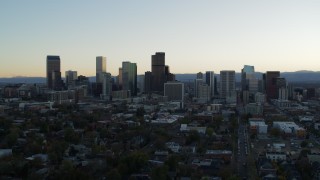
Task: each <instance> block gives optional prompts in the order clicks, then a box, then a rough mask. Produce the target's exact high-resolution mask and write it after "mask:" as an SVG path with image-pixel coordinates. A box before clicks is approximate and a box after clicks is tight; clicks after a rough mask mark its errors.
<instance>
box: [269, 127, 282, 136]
mask: <svg viewBox="0 0 320 180" xmlns="http://www.w3.org/2000/svg"><path fill="white" fill-rule="evenodd" d="M270 134H271V135H272V136H274V137H279V136H280V135H281V132H280V129H279V128H272V129H271V130H270Z"/></svg>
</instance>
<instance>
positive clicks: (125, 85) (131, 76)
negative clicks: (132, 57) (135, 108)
mask: <svg viewBox="0 0 320 180" xmlns="http://www.w3.org/2000/svg"><path fill="white" fill-rule="evenodd" d="M122 89H123V90H130V92H131V96H136V95H137V64H136V63H131V62H129V61H125V62H122Z"/></svg>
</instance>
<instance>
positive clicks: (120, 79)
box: [118, 68, 122, 89]
mask: <svg viewBox="0 0 320 180" xmlns="http://www.w3.org/2000/svg"><path fill="white" fill-rule="evenodd" d="M118 87H119V89H122V68H119V75H118Z"/></svg>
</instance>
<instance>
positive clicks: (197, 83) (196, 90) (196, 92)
mask: <svg viewBox="0 0 320 180" xmlns="http://www.w3.org/2000/svg"><path fill="white" fill-rule="evenodd" d="M202 84H204V82H203V79H195V80H194V97H196V98H199V97H200V94H199V88H200V85H202Z"/></svg>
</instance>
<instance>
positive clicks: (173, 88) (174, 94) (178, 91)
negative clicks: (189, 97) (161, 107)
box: [164, 81, 184, 108]
mask: <svg viewBox="0 0 320 180" xmlns="http://www.w3.org/2000/svg"><path fill="white" fill-rule="evenodd" d="M164 96H167V97H168V100H169V101H176V102H180V103H181V106H180V107H181V108H183V106H184V83H182V82H177V81H171V82H167V83H164Z"/></svg>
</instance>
